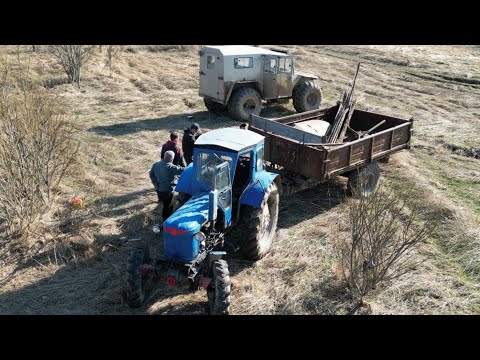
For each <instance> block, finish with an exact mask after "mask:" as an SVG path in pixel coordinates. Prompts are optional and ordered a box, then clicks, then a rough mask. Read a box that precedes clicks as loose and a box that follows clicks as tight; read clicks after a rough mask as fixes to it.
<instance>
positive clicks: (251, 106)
mask: <svg viewBox="0 0 480 360" xmlns="http://www.w3.org/2000/svg"><path fill="white" fill-rule="evenodd" d="M260 110H262V99H261V98H260V94H259V93H258V91H257V90H255V89H254V88H251V87H241V88H239V89H237V90H236V91H235V92H234V93H233V95H232V97H231V98H230V101H229V102H228V111H229V113H230V117H231V118H232V119H234V120H238V121H248V118H249V115H250V114H255V115H258V114H260Z"/></svg>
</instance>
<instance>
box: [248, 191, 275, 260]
mask: <svg viewBox="0 0 480 360" xmlns="http://www.w3.org/2000/svg"><path fill="white" fill-rule="evenodd" d="M278 203H279V193H278V188H277V185H276V184H275V182H272V183H271V184H270V186H269V187H268V190H267V193H266V194H265V196H264V198H263V202H262V206H261V207H260V208H259V209H257V208H254V207H253V206H249V205H243V206H242V209H241V215H240V216H241V217H240V224H239V225H240V231H241V233H242V234H241V235H242V236H241V238H240V239H239V245H240V250H241V251H242V254H243V255H244V256H245V257H246V258H247V259H249V260H259V259H261V258H263V257H264V256H265V255H266V254H267V253H268V251H269V250H270V246H271V245H272V240H273V238H274V236H275V231H276V229H277V221H278Z"/></svg>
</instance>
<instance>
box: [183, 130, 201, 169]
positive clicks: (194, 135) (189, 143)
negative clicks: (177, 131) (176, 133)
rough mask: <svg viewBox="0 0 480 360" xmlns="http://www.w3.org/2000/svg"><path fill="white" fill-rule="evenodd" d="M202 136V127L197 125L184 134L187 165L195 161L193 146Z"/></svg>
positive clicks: (184, 151)
mask: <svg viewBox="0 0 480 360" xmlns="http://www.w3.org/2000/svg"><path fill="white" fill-rule="evenodd" d="M200 135H202V133H201V131H200V127H199V126H198V124H195V123H194V124H192V125H191V126H190V127H189V128H186V129H185V131H184V132H183V139H182V148H183V153H184V156H185V161H186V163H187V165H189V164H190V163H191V162H192V161H193V145H194V144H195V140H197V139H198V137H199V136H200Z"/></svg>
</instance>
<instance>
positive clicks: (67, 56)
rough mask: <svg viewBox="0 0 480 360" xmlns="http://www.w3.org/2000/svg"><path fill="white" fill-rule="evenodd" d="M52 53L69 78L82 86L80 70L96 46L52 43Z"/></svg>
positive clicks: (78, 85)
mask: <svg viewBox="0 0 480 360" xmlns="http://www.w3.org/2000/svg"><path fill="white" fill-rule="evenodd" d="M50 48H51V51H52V54H53V55H54V56H55V58H56V59H57V61H58V62H59V63H60V65H62V67H63V69H64V70H65V73H66V74H67V76H68V80H69V81H70V82H71V83H72V84H76V85H77V87H78V88H80V70H81V68H82V65H84V64H85V63H86V62H87V61H88V59H89V58H90V55H91V54H92V51H93V48H94V46H90V45H52V46H51V47H50Z"/></svg>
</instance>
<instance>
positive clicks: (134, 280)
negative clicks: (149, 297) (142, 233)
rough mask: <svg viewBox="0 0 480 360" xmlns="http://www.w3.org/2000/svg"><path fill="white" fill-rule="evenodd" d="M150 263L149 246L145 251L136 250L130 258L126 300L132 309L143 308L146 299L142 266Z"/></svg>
mask: <svg viewBox="0 0 480 360" xmlns="http://www.w3.org/2000/svg"><path fill="white" fill-rule="evenodd" d="M149 262H150V251H149V248H148V245H147V246H145V248H144V249H134V250H132V251H131V252H130V255H129V256H128V265H127V291H126V300H127V304H128V306H130V307H133V308H138V307H140V306H142V303H143V300H144V298H145V287H144V278H143V276H142V271H141V268H142V265H143V264H147V263H149Z"/></svg>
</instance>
